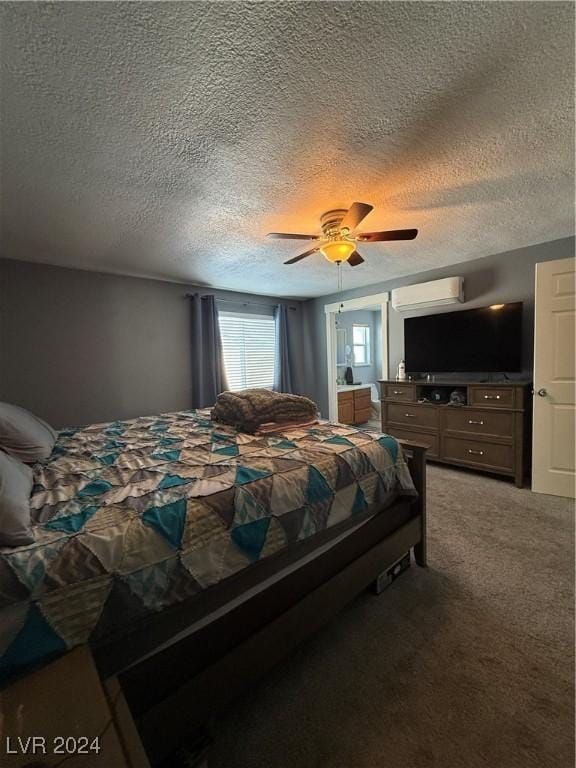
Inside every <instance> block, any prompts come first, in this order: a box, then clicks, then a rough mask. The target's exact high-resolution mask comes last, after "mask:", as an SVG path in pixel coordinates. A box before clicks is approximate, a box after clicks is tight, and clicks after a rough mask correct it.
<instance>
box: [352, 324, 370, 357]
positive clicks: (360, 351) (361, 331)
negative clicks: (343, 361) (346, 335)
mask: <svg viewBox="0 0 576 768" xmlns="http://www.w3.org/2000/svg"><path fill="white" fill-rule="evenodd" d="M352 347H353V352H354V365H370V359H371V358H370V326H369V325H353V326H352Z"/></svg>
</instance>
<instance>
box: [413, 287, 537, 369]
mask: <svg viewBox="0 0 576 768" xmlns="http://www.w3.org/2000/svg"><path fill="white" fill-rule="evenodd" d="M404 346H405V355H406V370H407V371H408V372H409V373H448V372H449V373H466V372H468V373H470V372H473V373H485V372H486V373H493V372H500V373H507V372H516V371H521V370H522V303H521V302H515V303H513V304H503V305H501V304H495V305H493V306H492V307H482V308H480V309H466V310H462V311H460V312H442V313H440V314H436V315H426V316H424V317H410V318H406V320H405V321H404Z"/></svg>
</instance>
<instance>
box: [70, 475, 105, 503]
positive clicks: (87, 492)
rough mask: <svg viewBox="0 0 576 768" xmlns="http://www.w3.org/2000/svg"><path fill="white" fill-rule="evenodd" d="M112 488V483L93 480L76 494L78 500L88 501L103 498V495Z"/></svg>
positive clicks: (100, 479)
mask: <svg viewBox="0 0 576 768" xmlns="http://www.w3.org/2000/svg"><path fill="white" fill-rule="evenodd" d="M110 488H112V484H111V483H109V482H108V481H107V480H102V478H99V479H98V480H92V482H91V483H88V485H85V486H84V488H81V489H80V490H79V491H78V493H77V494H76V497H77V498H78V499H86V498H89V497H92V496H101V495H102V494H103V493H106V491H109V490H110Z"/></svg>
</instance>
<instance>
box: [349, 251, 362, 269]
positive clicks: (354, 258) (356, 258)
mask: <svg viewBox="0 0 576 768" xmlns="http://www.w3.org/2000/svg"><path fill="white" fill-rule="evenodd" d="M363 263H364V259H363V258H362V256H360V254H359V253H358V251H354V253H353V254H352V255H351V256H350V258H349V259H348V264H350V266H351V267H357V266H358V264H363Z"/></svg>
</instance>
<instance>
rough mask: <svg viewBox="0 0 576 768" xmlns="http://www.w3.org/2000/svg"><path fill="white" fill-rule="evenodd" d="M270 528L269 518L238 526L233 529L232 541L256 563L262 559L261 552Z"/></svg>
mask: <svg viewBox="0 0 576 768" xmlns="http://www.w3.org/2000/svg"><path fill="white" fill-rule="evenodd" d="M269 526H270V518H269V517H263V518H261V519H260V520H254V521H252V522H251V523H246V524H245V525H238V526H237V527H236V528H233V529H232V532H231V536H232V541H233V542H234V543H235V544H236V545H237V546H238V547H239V548H240V549H241V550H242V552H244V554H246V555H247V556H248V557H249V558H250V560H252V562H255V561H256V560H258V558H259V557H260V552H262V547H263V546H264V542H265V541H266V536H267V534H268V528H269Z"/></svg>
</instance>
